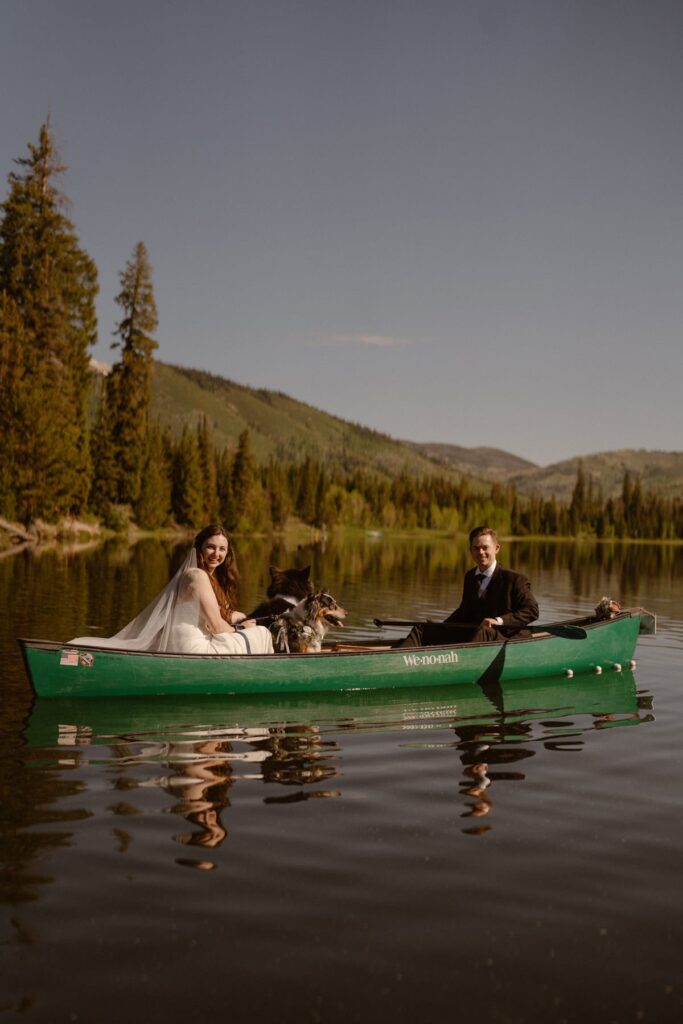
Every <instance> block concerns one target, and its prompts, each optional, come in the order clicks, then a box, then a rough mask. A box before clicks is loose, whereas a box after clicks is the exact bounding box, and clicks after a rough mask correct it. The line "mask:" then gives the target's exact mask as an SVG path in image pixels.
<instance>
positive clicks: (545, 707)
mask: <svg viewBox="0 0 683 1024" xmlns="http://www.w3.org/2000/svg"><path fill="white" fill-rule="evenodd" d="M637 709H638V701H637V696H636V685H635V678H634V675H633V672H632V671H631V670H630V669H628V668H627V669H624V670H623V671H622V672H619V673H617V672H612V673H611V674H609V675H607V674H605V675H603V676H601V677H600V680H599V682H598V681H596V679H595V678H593V677H592V676H589V675H583V676H576V677H575V678H573V679H571V680H567V679H522V680H517V681H515V682H512V683H498V684H489V685H483V686H479V685H477V684H476V683H460V684H458V685H455V686H438V687H419V688H416V689H414V690H405V689H402V690H365V691H357V692H351V693H350V692H346V693H311V694H296V693H293V694H291V695H290V696H285V695H281V694H274V695H273V694H264V695H262V696H257V695H255V696H252V695H246V696H235V697H233V698H231V699H230V700H229V701H226V700H225V699H224V698H223V697H204V698H202V699H201V700H200V701H198V700H196V699H193V698H187V697H186V698H178V697H140V698H138V699H136V700H130V699H129V698H127V697H126V698H116V697H114V698H111V699H109V700H106V701H103V700H100V699H99V698H96V697H95V698H82V697H79V698H69V697H61V698H56V699H54V700H49V701H44V700H39V701H36V702H35V704H34V707H33V709H32V711H31V716H30V721H29V724H28V729H27V731H26V741H27V743H28V745H29V746H31V747H37V746H44V747H47V746H61V747H64V746H67V747H68V746H79V745H81V744H85V745H90V744H95V745H101V744H107V743H112V742H114V741H116V740H119V739H121V738H124V737H125V738H128V739H129V740H132V739H133V738H135V739H136V740H139V741H145V742H147V741H149V742H153V741H156V742H163V743H167V744H168V743H190V744H191V743H192V742H194V741H196V742H197V743H201V742H202V741H205V740H206V739H211V738H213V739H232V740H239V739H248V738H249V735H250V734H251V733H252V732H253V730H255V729H283V728H285V729H288V730H289V729H292V728H293V729H295V730H296V728H297V727H302V728H310V727H314V728H319V729H322V730H324V731H325V732H326V733H329V732H342V733H343V732H347V731H349V732H350V731H355V730H362V731H371V732H376V731H386V730H390V731H395V730H411V729H413V730H414V729H419V730H421V731H423V730H431V729H443V728H454V727H455V728H464V727H472V726H484V727H491V728H492V727H493V726H494V725H495V724H496V723H499V722H501V721H502V720H504V721H505V722H507V723H508V724H509V723H510V722H513V721H530V720H533V719H542V720H543V721H546V720H552V719H557V718H562V719H563V720H564V719H565V718H566V717H567V716H577V715H594V716H616V715H633V714H634V713H635V712H636V711H637ZM146 749H147V748H146Z"/></svg>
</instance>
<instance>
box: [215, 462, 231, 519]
mask: <svg viewBox="0 0 683 1024" xmlns="http://www.w3.org/2000/svg"><path fill="white" fill-rule="evenodd" d="M216 498H217V501H218V518H219V521H220V522H221V523H224V524H225V526H226V528H231V527H232V523H233V521H234V519H235V507H234V502H233V500H232V456H231V454H230V451H229V449H228V448H224V449H223V450H222V451H221V452H217V453H216Z"/></svg>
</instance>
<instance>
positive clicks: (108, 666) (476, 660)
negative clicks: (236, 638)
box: [19, 608, 655, 697]
mask: <svg viewBox="0 0 683 1024" xmlns="http://www.w3.org/2000/svg"><path fill="white" fill-rule="evenodd" d="M563 627H564V628H563ZM544 628H545V627H539V626H536V627H534V629H535V630H536V631H535V632H534V634H533V635H532V636H531V637H529V638H525V639H516V640H506V641H505V642H497V641H493V642H488V643H481V644H452V645H447V646H442V647H441V646H440V647H424V648H412V649H411V648H396V647H392V646H391V644H389V643H386V644H381V643H377V642H374V641H361V642H359V643H358V644H355V645H331V646H330V647H329V648H327V649H325V650H324V651H323V652H322V653H321V654H314V655H307V654H263V655H259V654H252V655H241V654H239V655H238V654H233V655H201V654H155V653H140V652H131V651H116V650H105V649H102V648H97V647H87V648H85V647H80V648H78V647H72V646H69V645H68V644H66V645H65V644H59V643H54V642H51V641H46V640H19V645H20V647H21V651H22V654H23V658H24V664H25V666H26V671H27V673H28V677H29V680H30V682H31V686H32V687H33V690H34V692H35V693H36V694H37V695H38V696H40V697H131V696H155V695H170V696H178V695H197V696H198V695H204V694H206V695H209V694H216V695H217V694H259V693H270V694H274V693H275V694H277V693H279V694H284V693H315V692H324V691H327V692H329V691H340V690H347V691H348V690H376V689H386V688H397V687H400V688H410V687H415V686H440V685H453V684H459V683H477V684H479V685H482V684H486V683H499V682H507V681H511V680H512V681H514V680H518V679H534V678H541V677H550V676H558V675H569V676H571V675H576V674H579V673H585V672H599V671H602V670H604V671H614V670H615V669H619V668H621V666H623V665H628V664H629V663H630V661H631V660H632V658H633V654H634V651H635V646H636V641H637V639H638V635H639V633H654V630H655V618H654V616H653V615H652V614H651V613H650V612H647V611H645V610H644V609H643V608H629V609H626V610H624V611H622V612H620V613H619V614H618V615H617V616H616V617H615V618H613V619H596V618H594V617H589V618H584V619H572V620H570V621H568V622H565V623H553V624H552V625H550V626H548V627H547V629H548V632H545V631H544ZM563 633H564V635H562V634H563Z"/></svg>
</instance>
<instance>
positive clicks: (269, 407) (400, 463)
mask: <svg viewBox="0 0 683 1024" xmlns="http://www.w3.org/2000/svg"><path fill="white" fill-rule="evenodd" d="M152 410H153V414H154V415H156V416H158V417H159V419H160V420H161V422H162V424H164V425H165V424H170V426H171V428H172V430H173V432H174V434H176V435H177V434H179V433H180V432H181V431H182V429H183V426H184V425H185V424H188V423H189V424H192V425H196V424H197V423H198V422H199V421H200V419H201V417H202V416H203V415H206V416H207V417H208V419H209V422H210V424H211V429H212V433H213V439H214V443H215V444H216V445H217V446H218V447H220V446H223V445H227V446H229V447H234V446H235V444H236V441H237V438H238V436H239V434H240V433H241V431H242V430H244V429H249V431H250V434H251V440H252V446H253V449H254V452H255V455H256V457H257V459H258V460H259V461H265V460H267V459H268V457H269V456H271V455H274V456H276V457H279V458H296V459H299V458H302V457H303V456H305V455H306V454H307V453H310V454H311V455H313V456H315V457H316V458H319V459H324V460H326V461H328V462H329V463H334V464H337V465H342V466H343V467H344V468H347V469H354V468H356V467H365V468H368V469H372V470H374V471H377V472H379V473H383V474H388V475H389V476H394V475H397V474H398V473H399V472H401V470H406V471H407V472H410V473H412V474H415V475H416V476H425V475H431V474H433V473H435V472H436V473H443V474H444V475H446V476H453V477H458V476H460V475H463V474H464V475H467V476H469V477H470V479H471V480H472V481H473V483H474V485H475V486H476V485H477V482H479V484H480V485H481V486H482V487H484V488H487V487H488V484H487V483H484V482H483V481H490V480H493V479H497V480H499V481H501V482H502V481H505V480H515V482H516V483H517V486H518V488H519V490H520V493H522V494H531V493H537V494H542V495H544V496H545V497H550V495H552V494H553V493H554V494H555V495H556V497H557V498H558V499H559V500H563V501H569V500H570V498H571V493H572V489H573V487H574V483H575V481H576V467H577V463H578V459H576V458H574V459H567V460H566V461H564V462H559V463H556V464H554V465H551V466H545V467H538V466H534V465H533V463H530V462H528V461H527V460H525V459H521V458H519V457H518V456H515V455H511V454H510V453H509V452H504V451H501V450H499V449H493V448H476V449H475V448H472V449H467V448H460V447H458V446H456V445H440V444H416V443H412V442H408V441H405V442H403V441H396V440H394V439H393V438H390V437H388V436H387V435H385V434H380V433H378V432H377V431H374V430H369V429H368V428H366V427H361V426H359V425H358V424H355V423H349V422H347V421H345V420H342V419H339V418H338V417H336V416H330V415H328V414H327V413H325V412H322V411H321V410H320V409H316V408H314V407H313V406H311V405H306V404H305V403H303V402H298V401H296V400H295V399H293V398H289V397H287V395H283V394H281V393H280V392H276V391H265V390H256V389H254V388H249V387H246V386H244V385H242V384H237V383H235V382H234V381H230V380H225V379H224V378H221V377H214V376H213V375H211V374H208V373H205V372H203V371H198V370H189V369H185V368H181V367H174V366H170V365H168V364H166V363H155V368H154V380H153V399H152ZM583 464H584V470H585V472H586V474H587V475H590V476H592V478H593V481H594V484H595V485H596V486H597V485H600V486H601V487H602V490H603V494H604V495H605V497H608V496H610V495H617V494H619V493H620V491H621V485H622V480H623V475H624V470H625V469H629V470H630V472H631V473H632V475H634V476H636V475H639V476H640V477H641V480H642V483H643V486H644V487H645V488H646V489H653V490H657V491H659V492H660V493H662V494H665V495H683V452H660V451H644V450H632V449H624V450H623V451H615V452H600V453H597V454H595V455H586V456H583Z"/></svg>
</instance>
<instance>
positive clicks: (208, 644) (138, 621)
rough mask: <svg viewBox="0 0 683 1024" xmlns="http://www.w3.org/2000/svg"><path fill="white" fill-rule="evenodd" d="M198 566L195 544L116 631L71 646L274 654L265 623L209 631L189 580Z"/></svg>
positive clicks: (77, 639)
mask: <svg viewBox="0 0 683 1024" xmlns="http://www.w3.org/2000/svg"><path fill="white" fill-rule="evenodd" d="M193 571H194V573H196V572H197V571H198V570H197V554H196V552H195V549H194V547H192V548H191V549H190V553H189V554H188V556H187V558H186V559H185V563H184V564H183V565H182V566H181V568H180V569H179V570H178V572H177V573H176V574H175V576H174V577H173V579H172V580H171V581H170V582H169V583H167V584H166V586H165V587H164V589H163V590H162V591H161V592H160V593H159V594H157V596H156V597H155V598H154V600H153V601H152V602H151V603H150V604H148V605H147V607H146V608H145V609H144V610H143V611H141V612H140V614H139V615H137V616H136V617H135V618H134V619H133V620H132V621H131V622H129V623H128V625H127V626H124V627H123V629H121V630H120V631H119V632H118V633H115V634H114V636H109V637H100V636H77V637H76V638H75V639H74V640H69V644H70V645H73V646H75V647H104V648H108V649H110V650H119V651H121V650H123V651H159V652H166V653H169V654H272V653H273V638H272V636H271V635H270V631H269V630H268V629H266V627H265V626H249V627H248V628H246V629H237V630H236V631H235V632H229V633H212V632H210V631H209V630H208V629H207V628H206V625H205V624H204V623H202V621H201V620H202V614H201V609H200V605H199V599H198V597H196V595H195V594H194V593H193V591H192V588H191V586H190V585H189V584H190V582H191V579H192V574H193Z"/></svg>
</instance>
